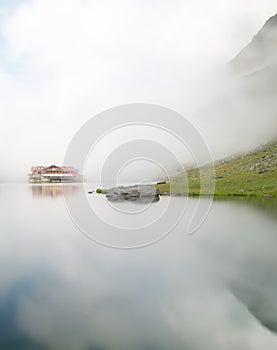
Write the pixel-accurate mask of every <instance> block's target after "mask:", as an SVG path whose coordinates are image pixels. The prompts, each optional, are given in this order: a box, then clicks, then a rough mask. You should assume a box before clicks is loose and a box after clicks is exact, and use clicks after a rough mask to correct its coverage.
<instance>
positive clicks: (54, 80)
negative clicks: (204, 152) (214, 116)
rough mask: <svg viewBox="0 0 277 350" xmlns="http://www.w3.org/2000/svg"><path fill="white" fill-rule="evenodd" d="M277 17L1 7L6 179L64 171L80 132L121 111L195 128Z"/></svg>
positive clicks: (200, 3)
mask: <svg viewBox="0 0 277 350" xmlns="http://www.w3.org/2000/svg"><path fill="white" fill-rule="evenodd" d="M276 12H277V5H276V0H251V4H250V1H246V0H244V1H237V0H236V1H231V0H209V1H207V0H194V1H192V0H183V1H181V0H171V1H165V0H133V1H131V0H129V1H127V0H118V1H114V0H101V1H100V0H98V1H95V0H94V1H91V0H83V1H82V0H58V1H57V0H33V1H16V0H15V1H7V0H4V1H3V0H0V110H1V112H0V113H1V114H0V115H1V122H2V127H1V129H0V155H1V162H2V169H3V172H2V170H1V172H2V180H3V179H4V178H6V177H7V175H8V174H11V173H12V174H15V173H16V174H17V175H20V176H23V177H24V176H25V174H26V173H27V172H28V171H29V168H30V166H31V165H33V164H39V163H42V164H44V163H46V164H48V163H62V161H63V157H64V154H65V150H66V147H67V145H68V142H69V141H70V139H71V138H72V137H73V135H74V134H75V132H76V131H77V130H78V129H79V127H81V126H82V124H83V123H84V122H85V121H87V120H88V119H89V118H90V117H92V116H93V115H95V114H96V113H98V112H101V111H103V110H105V109H107V108H111V107H113V106H116V105H121V104H125V103H133V102H147V103H155V104H160V105H163V106H166V107H169V108H172V109H174V110H176V111H178V112H180V113H183V114H184V115H188V114H189V115H190V117H191V118H192V121H193V113H192V112H193V111H194V108H195V105H196V103H195V101H196V100H195V96H196V95H197V91H198V89H199V87H200V84H201V79H202V77H203V76H205V75H208V74H210V72H212V71H213V70H215V69H217V68H218V67H221V66H223V65H224V64H225V63H226V62H227V61H228V60H230V59H231V58H232V57H233V56H234V55H236V53H237V52H238V51H239V50H240V49H241V48H242V47H244V46H245V45H246V44H247V43H248V42H249V41H250V40H251V38H252V37H253V35H254V34H255V33H256V32H257V31H258V30H259V29H260V28H261V27H262V25H263V24H264V22H265V21H266V20H267V19H268V18H269V17H270V16H272V15H273V14H275V13H276ZM201 132H203V133H204V134H205V130H201ZM204 136H205V135H204Z"/></svg>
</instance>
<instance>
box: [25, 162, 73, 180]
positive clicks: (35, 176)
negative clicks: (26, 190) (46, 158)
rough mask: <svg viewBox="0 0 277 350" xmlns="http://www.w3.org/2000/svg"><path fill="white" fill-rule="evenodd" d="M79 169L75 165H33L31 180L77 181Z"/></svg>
mask: <svg viewBox="0 0 277 350" xmlns="http://www.w3.org/2000/svg"><path fill="white" fill-rule="evenodd" d="M78 180H79V171H78V169H76V168H74V167H73V166H58V165H54V164H52V165H49V166H44V165H38V166H32V167H31V174H29V181H30V182H54V181H55V182H76V181H78Z"/></svg>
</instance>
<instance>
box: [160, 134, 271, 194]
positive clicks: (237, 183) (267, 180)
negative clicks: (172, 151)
mask: <svg viewBox="0 0 277 350" xmlns="http://www.w3.org/2000/svg"><path fill="white" fill-rule="evenodd" d="M213 165H214V169H215V179H214V181H215V196H248V197H263V196H265V197H266V196H268V197H277V140H274V141H273V142H271V143H269V144H267V145H264V146H261V147H259V148H258V149H256V150H255V151H253V152H250V153H247V154H244V155H238V156H233V157H231V158H226V159H223V160H220V161H216V162H215V163H214V164H213ZM210 166H211V165H209V166H206V168H207V169H208V168H209V167H210ZM201 170H205V167H202V168H201ZM201 173H202V171H201ZM204 173H205V171H204ZM208 176H209V173H208V172H206V173H205V174H204V175H203V176H200V172H199V169H198V168H194V169H189V170H187V171H186V173H185V174H184V173H182V174H180V175H177V176H176V177H175V178H174V180H173V181H171V182H168V183H166V184H160V185H156V186H157V188H159V190H160V192H164V193H171V192H175V193H180V192H187V193H189V194H190V195H199V194H200V180H201V181H203V183H204V193H203V192H202V193H203V194H207V195H209V194H210V192H209V189H208V187H207V192H206V193H205V181H206V182H207V185H208V182H209V181H207V177H208ZM211 177H212V175H211ZM211 177H210V179H211Z"/></svg>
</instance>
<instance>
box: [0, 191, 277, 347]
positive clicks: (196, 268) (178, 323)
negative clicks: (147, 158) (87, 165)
mask: <svg viewBox="0 0 277 350" xmlns="http://www.w3.org/2000/svg"><path fill="white" fill-rule="evenodd" d="M51 187H52V186H51ZM74 187H75V186H74ZM32 191H33V190H32ZM74 191H75V190H74ZM73 193H75V192H73ZM77 194H78V190H77ZM51 197H52V196H51ZM35 198H37V197H36V196H35V197H34V198H33V197H32V196H31V195H30V189H29V187H27V186H26V187H24V186H12V185H9V186H5V187H2V188H1V196H0V205H1V213H0V220H1V234H0V281H1V284H0V349H1V350H2V349H3V350H6V349H20V350H21V349H25V350H30V349H31V350H32V349H34V350H35V349H49V350H63V349H66V350H76V349H78V350H79V349H85V350H97V349H98V350H99V349H107V350H108V349H109V350H119V349H120V350H125V349H126V350H127V349H128V350H130V349H132V350H141V349H164V350H167V349H172V350H180V349H190V350H203V349H205V350H206V349H207V350H221V349H224V350H233V349H243V350H264V349H267V350H276V349H277V337H276V335H275V333H273V332H270V331H269V330H268V329H267V328H265V327H264V326H263V324H264V325H266V324H267V325H268V328H271V329H275V327H274V325H275V322H276V320H277V295H276V289H277V274H276V266H277V255H276V245H277V236H276V221H275V220H273V218H272V219H271V216H268V215H264V213H265V211H264V210H265V209H263V210H257V209H256V208H259V206H257V207H254V206H252V205H248V204H245V205H241V204H240V203H238V202H235V201H216V202H215V203H214V205H213V208H212V212H211V214H210V215H209V217H208V219H207V221H206V222H205V224H204V225H203V226H202V227H201V229H200V231H199V232H197V234H195V235H192V236H189V235H185V234H184V233H183V227H182V222H181V223H180V224H179V225H178V226H177V227H176V229H175V230H174V232H172V233H171V234H170V235H168V236H167V237H166V238H165V239H163V240H161V241H160V242H159V243H157V244H156V245H153V246H149V247H147V248H144V249H139V250H132V251H122V250H113V249H109V248H106V247H103V246H100V245H97V244H95V243H94V242H92V241H90V240H88V239H86V237H84V236H83V235H82V234H81V233H80V232H79V231H78V229H77V228H76V227H75V226H74V225H73V224H72V222H71V220H70V218H69V216H68V213H67V211H66V208H65V207H64V203H63V201H62V200H60V196H59V195H58V196H57V197H54V196H53V198H54V200H47V198H48V196H43V195H41V196H40V198H41V199H42V200H40V201H37V200H34V199H35ZM98 198H99V197H97V196H95V197H94V196H91V197H90V200H92V201H94V200H95V201H97V200H98ZM163 200H164V198H161V199H160V201H159V202H157V203H155V207H157V206H159V205H161V204H162V201H163ZM191 200H192V201H193V200H194V199H191ZM191 200H190V199H189V202H190V201H191ZM174 201H176V208H177V207H178V206H182V205H183V199H182V198H174ZM272 203H273V202H272ZM131 204H132V203H130V205H131Z"/></svg>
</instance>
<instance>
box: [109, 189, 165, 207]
mask: <svg viewBox="0 0 277 350" xmlns="http://www.w3.org/2000/svg"><path fill="white" fill-rule="evenodd" d="M159 194H160V191H159V189H157V188H156V187H155V186H152V185H134V186H124V187H123V186H122V187H112V188H110V189H108V190H107V191H106V192H105V195H106V198H107V199H108V200H110V201H125V200H127V201H131V202H135V201H138V202H140V203H151V202H156V201H158V200H159V198H160V197H159Z"/></svg>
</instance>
